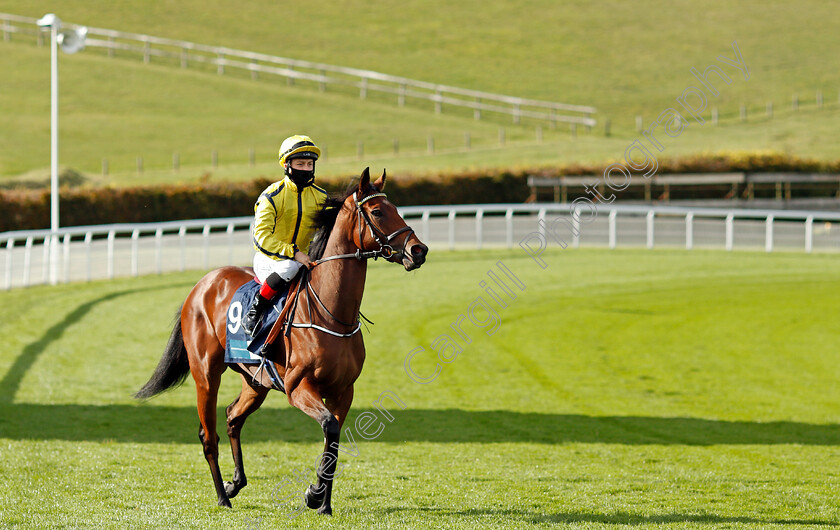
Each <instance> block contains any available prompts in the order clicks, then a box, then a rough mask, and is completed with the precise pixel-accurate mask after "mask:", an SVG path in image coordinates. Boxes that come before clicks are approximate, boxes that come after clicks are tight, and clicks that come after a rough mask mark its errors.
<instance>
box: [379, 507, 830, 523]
mask: <svg viewBox="0 0 840 530" xmlns="http://www.w3.org/2000/svg"><path fill="white" fill-rule="evenodd" d="M383 511H384V512H385V513H386V514H391V513H396V512H411V511H420V512H442V513H444V514H446V515H452V516H459V517H475V516H483V515H486V516H491V517H494V518H499V517H503V518H505V519H508V520H510V519H519V520H522V521H524V522H528V523H532V524H545V523H549V524H557V523H602V524H614V525H648V524H667V523H708V524H721V523H733V524H734V523H740V524H753V525H756V524H757V525H797V526H799V525H811V526H828V527H837V526H840V523H837V522H834V521H823V520H819V519H772V518H766V519H762V518H757V517H748V516H726V515H715V514H684V513H669V514H660V515H638V514H632V513H625V512H617V513H611V514H602V513H581V512H569V513H554V514H544V513H538V512H530V511H527V510H515V509H473V510H461V511H454V510H447V509H443V508H402V507H400V508H386V509H384V510H383Z"/></svg>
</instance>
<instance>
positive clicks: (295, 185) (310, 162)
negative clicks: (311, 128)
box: [242, 135, 327, 335]
mask: <svg viewBox="0 0 840 530" xmlns="http://www.w3.org/2000/svg"><path fill="white" fill-rule="evenodd" d="M320 155H321V150H320V149H319V148H318V146H316V145H315V143H314V142H313V141H312V140H311V139H310V138H309V137H308V136H303V135H295V136H290V137H288V138H286V139H285V140H283V143H282V144H281V145H280V165H281V166H283V172H284V173H285V175H286V177H285V178H284V179H283V180H280V181H277V182H275V183H274V184H271V185H270V186H269V187H267V188H266V189H265V191H263V192H262V194H261V195H260V197H259V199H257V202H256V204H255V205H254V249H255V250H256V254H254V274H255V275H256V277H257V279H258V280H259V281H260V283H262V286H261V287H260V290H259V292H258V293H257V295H256V296H255V297H254V301H253V302H252V304H251V307H250V309H248V312H247V313H246V314H245V318H243V319H242V326H243V327H244V328H245V331H246V332H247V333H248V334H249V335H253V334H254V330H255V329H256V327H257V324H258V323H259V321H260V317H261V316H262V313H263V312H264V311H265V310H266V308H268V307H270V306H271V300H272V298H274V296H275V295H276V294H277V293H278V292H280V291H282V290H283V289H284V288H285V286H286V285H287V284H288V283H289V282H291V280H292V279H293V278H294V277H295V275H296V274H297V273H298V271H299V270H300V268H301V267H302V266H304V265H307V266H308V265H309V263H310V260H309V255H308V254H307V253H308V251H309V243H310V242H311V240H312V235H313V234H312V232H313V229H312V226H311V219H312V216H313V215H314V214H315V213H316V212H318V211H320V209H321V208H323V206H324V203H325V202H326V199H327V192H326V191H325V190H324V189H323V188H320V187H318V186H316V185H315V184H314V183H313V181H314V180H315V161H316V160H318V157H319V156H320Z"/></svg>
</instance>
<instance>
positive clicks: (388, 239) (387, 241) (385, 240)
mask: <svg viewBox="0 0 840 530" xmlns="http://www.w3.org/2000/svg"><path fill="white" fill-rule="evenodd" d="M357 193H358V192H354V193H353V202H354V203H355V205H356V212H357V214H358V223H357V224H358V225H359V247H358V248H357V249H356V252H353V253H349V254H336V255H334V256H328V257H326V258H321V259H319V260H315V261H313V262H312V265H311V267H309V268H304V269H303V275H302V277H301V279H300V282H298V288H297V291H296V292H295V295H294V296H295V300H294V303H293V305H292V308H291V311H290V312H289V316H288V320H287V323H286V326H287V327H286V333H285V334H286V336H287V337H288V336H289V334H290V333H291V331H292V328H313V329H317V330H318V331H322V332H324V333H328V334H330V335H333V336H335V337H352V336H353V335H355V334H356V333H358V332H359V330H360V329H361V328H362V323H361V320H360V319H359V317H356V323H355V324H353V323H349V322H343V321H342V320H341V319H339V318H337V317H336V316H335V315H333V314H332V312H331V311H330V310H329V309H327V307H326V306H325V305H324V303H323V302H322V301H321V298H320V297H319V296H318V293H317V292H315V289H314V288H313V287H312V284H311V282H310V281H309V273H310V271H311V270H312V268H314V267H316V266H318V265H320V264H322V263H325V262H327V261H332V260H337V259H348V258H355V259H357V260H359V261H363V260H368V259H371V258H373V259H374V260H376V259H379V257H382V258H384V259H390V258H392V257H394V256H397V257H398V258H402V257H404V256H405V249H406V246H408V240H409V239H411V236H412V235H413V234H414V230H413V229H412V228H411V227H410V226H408V225H405V226H404V227H402V228H400V229H399V230H396V231H394V232H393V233H391V234H390V235H385V233H384V232H382V231H381V230H379V229H378V228H376V226H374V224H373V222H372V221H371V220H370V217H369V216H368V213H367V212H366V211H365V210H364V209H363V208H362V205H363V204H364V203H366V202H367V201H369V200H371V199H375V198H377V197H386V195H385V194H384V193H382V192H376V193H372V194H370V195H368V196H367V197H364V198H362V199H358V198H357ZM362 221H364V224H362ZM365 226H367V228H368V229H369V230H370V235H371V237H373V239H374V240H375V241H376V242H377V243H378V244H379V248H378V249H375V250H365V249H364V230H365ZM405 232H408V234H407V235H406V236H405V238H404V239H403V244H402V249H400V251H399V252H396V251H395V250H394V247H393V246H392V242H393V241H394V238H396V237H397V236H399V235H400V234H403V233H405ZM302 289H305V290H306V296H307V301H308V302H309V303H308V304H307V305H308V307H309V323H301V322H294V318H295V311H296V310H297V302H298V297H299V296H300V292H301V290H302ZM312 298H315V300H316V301H317V302H318V305H319V306H320V307H321V309H323V310H324V311H325V312H326V313H327V314H328V315H329V316H330V318H332V319H333V320H334V321H335V322H336V323H338V324H340V325H342V326H345V327H348V328H349V327H351V326H353V331H351V332H349V333H339V332H337V331H333V330H331V329H328V328H325V327H323V326H318V325H316V324H314V323H313V319H312ZM359 316H360V317H361V318H364V319H365V320H368V319H367V318H366V317H365V316H364V315H362V314H361V313H359ZM368 322H370V320H368ZM371 324H373V322H371Z"/></svg>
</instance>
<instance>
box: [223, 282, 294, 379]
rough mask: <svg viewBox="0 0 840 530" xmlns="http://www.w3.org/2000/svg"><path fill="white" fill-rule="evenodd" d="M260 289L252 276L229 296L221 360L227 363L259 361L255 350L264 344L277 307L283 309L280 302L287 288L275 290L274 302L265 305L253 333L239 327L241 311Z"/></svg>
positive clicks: (246, 308) (242, 313)
mask: <svg viewBox="0 0 840 530" xmlns="http://www.w3.org/2000/svg"><path fill="white" fill-rule="evenodd" d="M259 290H260V284H259V283H257V282H256V281H254V280H251V281H249V282H248V283H246V284H245V285H243V286H242V287H240V288H239V289H237V290H236V293H234V295H233V299H232V300H231V302H230V306H229V307H228V312H227V338H226V339H225V363H228V364H237V363H243V364H259V363H260V360H261V358H260V356H259V355H257V352H259V351H260V348H262V347H263V345H264V344H265V340H266V339H267V338H268V333H269V331H271V327H272V326H273V325H274V323H275V322H276V321H277V318H278V317H279V316H280V311H281V310H282V309H283V304H285V303H286V297H287V296H288V294H289V288H288V286H287V287H286V290H285V291H283V292H281V293H279V294H278V296H276V297H275V298H274V305H273V306H271V308H270V309H266V310H265V312H264V313H263V315H262V319H261V320H260V324H259V327H258V328H257V329H256V330H255V331H254V336H253V337H251V336H250V335H248V334H247V333H245V329H244V328H243V327H242V319H243V318H244V317H245V313H247V312H248V309H249V308H250V307H251V302H252V301H253V300H254V296H256V294H257V292H258V291H259Z"/></svg>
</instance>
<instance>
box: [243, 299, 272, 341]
mask: <svg viewBox="0 0 840 530" xmlns="http://www.w3.org/2000/svg"><path fill="white" fill-rule="evenodd" d="M270 306H271V300H270V299H268V298H265V297H263V295H261V294H260V293H257V295H256V296H254V301H253V302H251V307H250V308H249V309H248V312H247V313H245V318H243V319H242V327H243V328H244V329H245V333H247V334H248V335H253V334H254V330H255V329H257V324H259V322H260V318H261V317H262V314H263V313H264V312H265V310H266V308H268V307H270Z"/></svg>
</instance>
